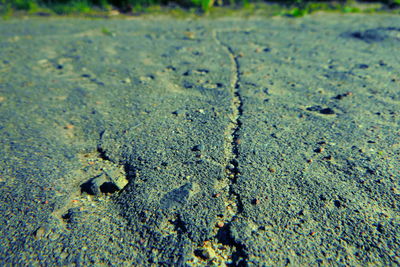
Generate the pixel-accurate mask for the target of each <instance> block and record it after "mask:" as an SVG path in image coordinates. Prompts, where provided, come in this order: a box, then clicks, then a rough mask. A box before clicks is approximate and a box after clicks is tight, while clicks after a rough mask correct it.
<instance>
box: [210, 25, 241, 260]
mask: <svg viewBox="0 0 400 267" xmlns="http://www.w3.org/2000/svg"><path fill="white" fill-rule="evenodd" d="M221 32H232V31H216V30H214V31H213V37H214V39H215V42H216V43H217V44H218V45H219V46H220V47H222V48H223V49H224V50H225V51H226V53H227V54H228V56H229V58H230V60H231V73H232V77H231V83H230V90H231V92H232V94H233V99H232V114H231V115H230V119H231V123H230V124H229V127H228V129H227V130H228V134H227V136H226V138H227V147H225V160H226V164H227V165H226V178H227V181H228V186H229V189H228V197H227V198H228V201H227V202H228V203H229V202H231V203H229V204H228V205H227V214H228V216H227V217H226V218H225V226H224V227H222V228H221V229H220V230H219V232H218V234H217V239H219V241H221V242H222V243H227V244H229V245H231V246H233V247H235V249H236V251H235V252H234V254H233V255H232V259H233V263H234V265H235V266H242V265H246V259H247V255H246V253H245V252H244V250H243V248H244V247H243V245H242V244H239V243H237V242H236V241H235V240H234V238H233V237H232V236H231V233H230V225H231V223H232V222H233V221H234V220H235V218H236V217H237V215H238V214H240V213H241V212H242V211H243V203H242V200H241V198H240V195H239V194H238V193H237V192H235V190H234V188H233V186H234V184H236V183H237V180H238V179H239V176H240V170H239V162H238V157H239V145H240V130H241V127H242V121H241V116H242V114H243V98H242V95H241V92H240V76H241V71H240V63H239V59H238V58H239V57H240V55H235V51H234V50H233V48H232V47H231V46H229V45H228V44H226V43H224V42H222V41H221V40H220V39H219V38H218V33H221ZM232 202H233V203H232ZM232 206H234V207H235V208H236V210H234V211H233V212H232V211H231V212H230V213H229V209H230V207H232ZM235 258H236V259H235Z"/></svg>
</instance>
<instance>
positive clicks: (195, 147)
mask: <svg viewBox="0 0 400 267" xmlns="http://www.w3.org/2000/svg"><path fill="white" fill-rule="evenodd" d="M192 150H193V151H203V150H204V145H203V144H200V145H196V146H194V147H193V149H192Z"/></svg>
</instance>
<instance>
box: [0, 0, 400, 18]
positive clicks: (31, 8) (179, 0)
mask: <svg viewBox="0 0 400 267" xmlns="http://www.w3.org/2000/svg"><path fill="white" fill-rule="evenodd" d="M261 1H262V0H0V12H1V13H3V14H10V13H12V12H13V11H16V10H24V11H27V12H28V13H46V12H50V13H56V14H71V13H79V14H82V13H84V14H86V13H92V12H94V11H111V10H113V9H117V10H118V11H119V12H122V13H130V12H146V11H152V10H158V8H157V7H178V8H183V9H185V10H189V11H193V10H195V11H201V12H203V13H207V12H208V11H209V10H211V9H214V8H219V7H231V8H232V7H241V8H243V9H254V8H255V7H256V5H257V3H260V2H261ZM368 2H370V1H369V0H366V1H365V0H364V1H362V3H368ZM268 3H269V4H270V5H271V6H276V5H278V6H279V7H281V13H282V12H283V14H285V15H290V16H294V17H299V16H304V15H306V14H309V13H312V12H314V11H317V10H336V11H341V12H345V13H349V12H361V11H362V12H374V11H376V10H375V9H374V8H371V9H370V10H366V9H362V10H361V9H360V8H358V7H357V5H356V3H357V2H355V1H354V0H338V1H323V0H317V1H315V0H311V1H310V0H275V2H273V3H271V2H268ZM375 3H382V4H383V6H384V8H385V9H394V8H399V7H400V0H377V1H375ZM282 10H284V11H282Z"/></svg>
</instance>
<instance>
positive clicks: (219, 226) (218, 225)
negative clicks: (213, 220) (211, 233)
mask: <svg viewBox="0 0 400 267" xmlns="http://www.w3.org/2000/svg"><path fill="white" fill-rule="evenodd" d="M224 225H225V224H224V223H223V222H217V227H218V228H222V227H224Z"/></svg>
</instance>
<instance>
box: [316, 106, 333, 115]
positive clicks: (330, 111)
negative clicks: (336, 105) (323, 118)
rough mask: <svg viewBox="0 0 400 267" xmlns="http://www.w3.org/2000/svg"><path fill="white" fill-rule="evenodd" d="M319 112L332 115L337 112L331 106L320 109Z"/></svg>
mask: <svg viewBox="0 0 400 267" xmlns="http://www.w3.org/2000/svg"><path fill="white" fill-rule="evenodd" d="M319 113H321V114H324V115H332V114H335V111H334V110H333V109H331V108H324V109H321V110H320V111H319Z"/></svg>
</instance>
